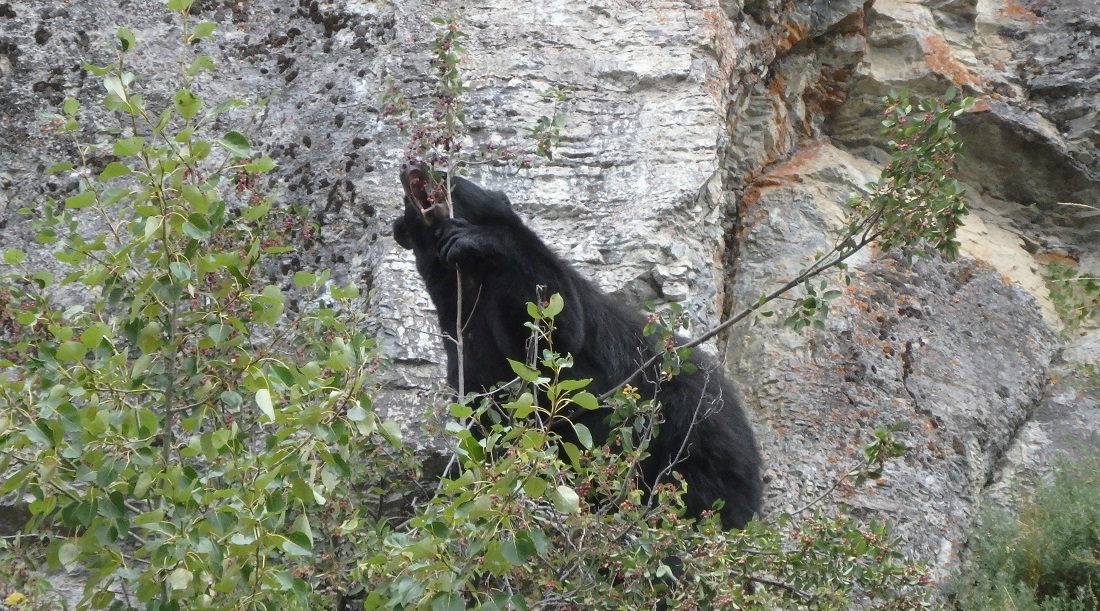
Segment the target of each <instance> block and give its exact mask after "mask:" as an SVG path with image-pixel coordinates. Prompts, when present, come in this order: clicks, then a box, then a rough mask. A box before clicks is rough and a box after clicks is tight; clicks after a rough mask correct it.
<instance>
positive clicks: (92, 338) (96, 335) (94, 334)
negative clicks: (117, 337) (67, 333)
mask: <svg viewBox="0 0 1100 611" xmlns="http://www.w3.org/2000/svg"><path fill="white" fill-rule="evenodd" d="M110 333H111V328H110V327H108V326H107V325H106V324H105V323H102V322H97V323H94V324H92V325H90V326H89V327H88V328H87V329H85V330H84V332H83V333H81V334H80V343H81V345H83V346H84V347H85V348H87V349H88V350H94V349H95V348H96V346H99V343H100V342H102V341H103V338H104V337H108V336H109V335H110Z"/></svg>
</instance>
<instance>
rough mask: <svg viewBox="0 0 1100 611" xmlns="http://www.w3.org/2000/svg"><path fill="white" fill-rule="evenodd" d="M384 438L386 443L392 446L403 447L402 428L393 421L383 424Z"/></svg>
mask: <svg viewBox="0 0 1100 611" xmlns="http://www.w3.org/2000/svg"><path fill="white" fill-rule="evenodd" d="M380 432H381V433H382V436H383V437H385V438H386V441H388V442H389V443H390V445H392V446H394V447H397V446H400V445H401V426H400V425H399V424H397V423H396V422H394V421H393V420H387V421H385V422H383V423H382V430H381V431H380Z"/></svg>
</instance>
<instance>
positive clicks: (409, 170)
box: [401, 161, 447, 225]
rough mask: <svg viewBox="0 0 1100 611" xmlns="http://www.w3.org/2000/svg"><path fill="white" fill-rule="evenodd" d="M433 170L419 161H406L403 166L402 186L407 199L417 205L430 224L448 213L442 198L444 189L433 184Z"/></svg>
mask: <svg viewBox="0 0 1100 611" xmlns="http://www.w3.org/2000/svg"><path fill="white" fill-rule="evenodd" d="M434 182H435V181H433V180H432V171H431V170H430V169H428V167H427V165H426V164H424V163H422V162H418V161H406V162H405V165H404V166H402V168H401V186H402V187H403V188H404V189H405V197H406V198H407V201H410V202H412V203H413V204H415V205H416V208H417V210H418V211H419V212H420V215H421V217H423V219H424V222H425V223H427V224H428V225H432V224H434V223H435V221H436V220H438V218H440V217H443V216H446V215H447V206H446V203H445V202H443V201H437V200H440V199H445V198H442V197H441V195H442V194H443V189H441V188H439V186H438V185H435V184H433V183H434Z"/></svg>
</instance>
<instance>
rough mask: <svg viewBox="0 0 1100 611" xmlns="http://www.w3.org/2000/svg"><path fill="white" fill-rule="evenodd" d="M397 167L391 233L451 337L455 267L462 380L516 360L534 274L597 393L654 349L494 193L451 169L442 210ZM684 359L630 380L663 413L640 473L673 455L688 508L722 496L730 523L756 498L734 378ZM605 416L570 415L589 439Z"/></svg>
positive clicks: (604, 429) (753, 507)
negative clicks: (660, 374)
mask: <svg viewBox="0 0 1100 611" xmlns="http://www.w3.org/2000/svg"><path fill="white" fill-rule="evenodd" d="M401 179H402V184H403V186H404V187H405V211H404V215H403V217H401V218H398V219H397V221H395V222H394V224H393V232H394V238H395V239H396V240H397V242H398V243H399V244H400V245H401V246H403V247H405V248H410V249H412V250H413V253H414V254H415V255H416V266H417V269H418V271H419V272H420V275H421V277H423V279H424V283H425V284H426V285H427V287H428V292H429V293H430V295H431V298H432V301H433V302H434V303H435V306H436V309H437V310H438V313H439V325H440V327H441V328H442V330H443V332H444V333H445V334H446V335H448V336H449V337H455V314H456V308H457V299H456V295H457V292H456V289H457V287H456V278H455V267H456V266H458V267H460V268H461V270H462V284H463V286H462V296H463V297H462V300H463V310H464V312H463V319H464V320H467V321H468V322H467V323H466V325H465V331H464V343H465V380H464V381H465V388H466V390H467V392H469V391H479V392H480V391H484V390H487V389H489V388H491V387H493V386H494V385H496V384H498V383H500V382H502V381H507V380H510V379H513V378H514V377H515V374H514V373H513V372H512V370H511V368H510V367H509V365H508V361H507V359H508V358H511V359H514V360H518V361H521V362H522V361H525V360H526V358H525V355H526V353H527V351H526V344H527V340H528V338H529V337H530V331H529V330H528V329H526V328H525V327H524V323H525V322H527V321H528V320H529V318H528V315H527V309H526V303H527V302H534V301H536V300H537V288H536V287H538V286H543V287H545V289H544V291H543V293H542V294H543V295H546V296H549V295H551V294H553V293H560V294H561V296H562V297H563V298H564V299H565V310H564V311H563V312H562V314H561V315H560V316H558V317H557V319H556V321H555V322H556V327H555V331H554V348H555V350H557V351H558V352H559V353H561V354H565V353H569V354H571V355H572V356H573V359H574V366H573V368H572V369H571V370H569V375H570V376H571V377H575V378H577V379H583V378H592V383H591V385H590V386H589V387H588V389H587V390H589V391H591V392H593V393H595V394H597V395H599V394H602V393H604V392H606V391H608V390H611V389H612V388H613V387H614V386H615V385H616V384H618V383H621V382H622V381H623V380H625V379H626V378H627V377H628V376H630V375H631V374H632V373H634V371H635V370H636V369H637V368H638V366H639V365H640V364H641V363H642V362H645V361H646V360H648V359H649V358H650V357H651V356H652V355H653V354H654V350H653V347H652V346H651V343H650V341H649V340H648V339H646V338H645V337H644V336H643V335H642V328H643V326H644V324H645V321H644V319H643V318H642V316H641V314H640V313H639V312H637V311H635V310H633V309H630V308H628V307H625V306H624V305H622V304H621V303H619V302H618V301H616V300H614V299H612V298H611V297H609V296H608V295H606V294H605V293H603V292H602V291H600V290H599V289H598V288H596V287H595V286H594V285H593V284H591V283H590V282H589V281H587V280H586V279H584V278H582V277H581V276H580V275H579V274H578V273H577V272H576V271H575V270H574V269H573V268H572V267H570V266H569V265H568V264H567V263H565V262H564V261H562V260H561V259H559V258H558V257H557V256H556V255H555V254H554V253H553V252H552V251H551V250H550V248H549V247H547V246H546V244H544V243H543V242H542V240H540V239H539V238H538V236H536V235H535V233H534V232H533V231H531V230H530V229H529V228H528V227H527V226H526V225H524V223H523V221H522V220H520V218H519V216H518V215H516V213H515V212H514V211H513V210H512V206H511V203H510V202H509V201H508V198H507V197H506V196H505V195H504V194H503V193H500V192H497V191H487V190H484V189H482V188H481V187H479V186H477V185H476V184H474V183H472V182H470V181H468V180H464V179H462V178H459V177H451V179H450V181H451V184H452V190H451V193H452V203H453V207H454V218H453V219H451V218H448V217H447V215H446V214H445V213H444V211H443V207H442V206H434V207H433V205H432V199H433V198H432V197H431V196H430V195H429V193H428V192H427V189H426V185H427V184H428V177H427V174H426V170H423V169H422V168H420V167H418V166H406V167H405V168H404V169H403V170H402V176H401ZM444 180H445V179H444ZM444 346H445V348H446V351H447V381H448V383H450V384H451V386H452V387H456V388H457V383H458V359H457V349H456V346H455V342H453V341H450V340H444ZM691 361H692V362H693V363H694V364H695V365H696V366H697V368H698V369H697V371H695V372H693V373H681V374H680V375H677V376H675V377H673V378H672V379H671V380H668V381H664V382H661V383H660V385H659V391H658V387H657V386H656V385H654V384H653V383H652V380H654V379H655V377H654V376H655V374H654V373H653V371H647V372H646V373H645V374H644V375H642V376H640V377H639V378H638V379H639V382H635V385H636V386H638V387H639V389H640V393H641V394H642V396H643V398H652V397H653V396H654V395H655V394H656V395H657V399H658V400H659V401H660V403H661V410H662V415H663V418H664V423H663V424H662V425H661V428H660V434H659V435H658V437H657V438H656V439H654V440H653V441H652V442H651V444H650V454H651V456H650V459H649V460H647V461H646V463H645V464H643V465H642V480H643V483H644V484H645V485H646V486H649V487H652V486H653V485H654V483H655V482H654V480H655V479H656V478H657V477H658V476H659V474H660V473H661V472H662V470H663V469H665V468H666V467H667V466H668V465H669V463H670V461H674V460H677V458H678V461H677V462H676V464H675V465H674V469H675V470H676V471H678V472H679V473H680V474H681V475H682V476H683V477H684V479H685V481H686V482H687V485H688V488H687V493H686V494H685V497H684V499H685V503H686V505H687V510H688V512H689V514H690V515H692V516H698V515H699V513H700V512H701V511H703V510H706V509H709V508H710V507H711V506H712V504H713V503H714V502H715V501H716V500H719V499H721V500H723V501H725V505H724V506H723V508H722V510H721V519H722V525H723V526H724V527H725V528H740V527H742V526H744V525H745V523H747V522H748V521H749V520H750V519H751V518H752V516H753V514H754V513H756V512H758V511H759V510H760V503H761V488H762V485H761V481H760V454H759V452H758V451H757V448H756V442H755V440H754V438H753V433H752V429H751V427H750V426H749V423H748V421H747V420H746V418H745V414H744V412H743V411H742V409H741V406H740V404H739V402H738V400H737V397H736V396H735V394H734V391H733V387H732V386H731V385H730V383H729V382H728V381H727V380H726V379H725V377H724V376H722V375H721V373H720V372H719V371H718V370H717V367H716V366H715V365H714V364H713V363H711V362H709V361H708V360H707V359H705V358H704V357H703V356H702V355H694V356H692V358H691ZM654 371H655V369H654ZM606 416H607V414H606V413H605V412H604V411H603V410H597V411H595V412H587V413H585V414H583V415H582V416H581V418H580V422H582V423H584V424H585V425H586V426H588V428H589V429H590V430H591V431H592V434H593V437H594V438H595V439H596V441H597V443H603V442H605V441H606V439H607V437H608V435H609V433H610V430H609V427H608V425H607V423H606V422H604V420H605V418H606ZM666 477H667V476H666ZM666 481H667V480H666Z"/></svg>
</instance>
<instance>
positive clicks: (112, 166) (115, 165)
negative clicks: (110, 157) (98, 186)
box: [99, 161, 131, 180]
mask: <svg viewBox="0 0 1100 611" xmlns="http://www.w3.org/2000/svg"><path fill="white" fill-rule="evenodd" d="M130 172H131V170H130V166H128V165H126V164H124V163H119V162H117V161H112V162H111V163H108V164H107V167H105V168H103V171H102V172H100V173H99V180H110V179H112V178H117V177H119V176H125V175H127V174H129V173H130Z"/></svg>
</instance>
